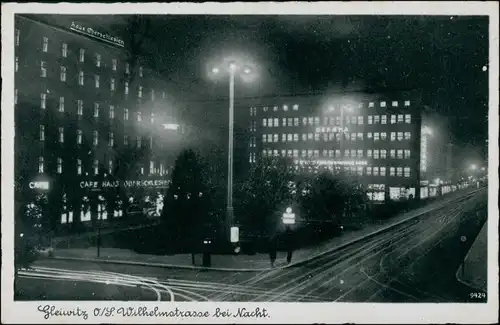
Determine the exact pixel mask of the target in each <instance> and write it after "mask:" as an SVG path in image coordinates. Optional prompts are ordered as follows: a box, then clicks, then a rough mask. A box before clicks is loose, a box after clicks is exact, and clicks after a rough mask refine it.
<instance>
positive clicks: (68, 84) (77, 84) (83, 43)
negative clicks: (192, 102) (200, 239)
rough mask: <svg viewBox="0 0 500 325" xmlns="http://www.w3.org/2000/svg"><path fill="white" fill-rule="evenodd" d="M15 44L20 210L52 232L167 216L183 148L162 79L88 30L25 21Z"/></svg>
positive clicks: (116, 42)
mask: <svg viewBox="0 0 500 325" xmlns="http://www.w3.org/2000/svg"><path fill="white" fill-rule="evenodd" d="M14 36H15V38H14V40H15V44H14V46H15V84H14V89H15V90H14V91H15V103H14V109H15V170H16V178H15V179H16V189H17V190H18V191H17V194H16V195H18V196H19V197H16V201H18V202H20V203H21V204H28V206H29V207H31V208H35V207H36V206H43V202H45V203H46V206H45V210H44V209H41V210H43V212H41V213H43V214H45V215H46V216H47V218H45V219H49V220H50V222H51V223H53V225H52V226H55V225H56V224H66V225H68V224H79V225H83V224H85V223H86V222H88V223H89V224H92V223H93V222H94V221H95V220H103V219H104V220H106V219H107V220H111V219H117V220H118V219H120V218H122V217H123V216H124V215H129V214H128V213H127V212H128V211H132V210H133V207H134V206H138V207H139V208H138V209H137V210H139V209H140V210H143V209H142V208H144V209H145V211H146V210H147V211H150V213H151V214H152V215H155V214H156V215H158V213H159V212H160V210H161V206H162V203H161V202H162V201H161V199H162V196H161V193H162V192H163V190H164V188H165V187H166V186H167V184H168V174H169V171H170V169H171V168H172V166H173V164H174V160H175V157H176V155H177V152H175V150H173V148H174V147H175V148H178V142H179V141H181V139H180V138H179V137H180V136H181V134H180V132H178V130H180V128H178V124H177V121H172V120H169V117H171V116H174V115H176V114H172V111H173V108H172V107H170V106H169V105H168V103H169V101H168V98H167V97H168V89H166V86H165V84H164V83H163V82H162V78H161V76H160V75H158V74H157V73H155V72H154V71H152V70H150V69H148V68H147V67H146V65H144V66H143V63H142V61H141V58H138V60H137V62H138V63H137V64H135V65H132V64H131V63H129V61H130V58H129V56H128V55H127V51H126V46H127V44H125V43H124V42H123V41H122V40H121V39H120V38H119V37H117V36H112V35H108V34H106V33H104V32H102V31H98V30H96V29H95V28H93V27H92V26H88V25H84V24H81V23H80V22H76V21H75V22H72V23H71V24H70V25H68V26H66V27H64V26H60V25H59V26H57V25H50V24H48V23H46V22H42V21H39V20H37V17H36V16H35V17H33V16H30V17H28V16H20V15H17V16H16V18H15V35H14ZM131 209H132V210H131ZM141 214H142V213H141ZM141 214H139V213H138V214H136V215H141ZM130 215H133V214H132V213H130ZM89 221H92V222H89Z"/></svg>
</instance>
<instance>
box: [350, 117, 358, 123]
mask: <svg viewBox="0 0 500 325" xmlns="http://www.w3.org/2000/svg"><path fill="white" fill-rule="evenodd" d="M357 123H358V119H357V118H356V116H351V124H357Z"/></svg>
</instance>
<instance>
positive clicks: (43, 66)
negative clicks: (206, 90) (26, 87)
mask: <svg viewBox="0 0 500 325" xmlns="http://www.w3.org/2000/svg"><path fill="white" fill-rule="evenodd" d="M18 70H19V59H18V57H16V63H15V71H16V72H17V71H18ZM67 71H68V70H67V68H66V67H64V66H60V74H59V80H60V81H61V82H66V81H67V80H68V78H67ZM40 77H42V78H47V62H45V61H41V62H40ZM78 85H80V86H84V85H85V72H84V71H82V70H80V71H79V72H78ZM94 86H95V88H100V87H101V77H100V76H99V75H98V74H95V75H94ZM109 90H110V91H111V92H114V91H115V90H117V81H116V78H113V77H111V78H110V79H109ZM123 92H124V94H125V96H128V95H129V93H130V83H129V81H127V80H124V82H123ZM143 94H144V87H143V86H142V85H138V86H137V97H138V98H143ZM166 96H167V95H166V92H164V91H163V92H162V98H163V99H165V98H166ZM150 97H151V100H153V101H154V100H155V99H156V93H155V90H154V89H151V91H150Z"/></svg>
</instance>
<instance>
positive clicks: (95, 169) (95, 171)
mask: <svg viewBox="0 0 500 325" xmlns="http://www.w3.org/2000/svg"><path fill="white" fill-rule="evenodd" d="M93 167H94V175H98V174H99V160H97V159H96V160H94V164H93Z"/></svg>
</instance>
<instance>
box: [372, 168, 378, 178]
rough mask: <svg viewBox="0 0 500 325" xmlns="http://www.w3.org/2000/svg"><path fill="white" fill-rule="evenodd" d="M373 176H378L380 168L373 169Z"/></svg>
mask: <svg viewBox="0 0 500 325" xmlns="http://www.w3.org/2000/svg"><path fill="white" fill-rule="evenodd" d="M373 176H378V167H373Z"/></svg>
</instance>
